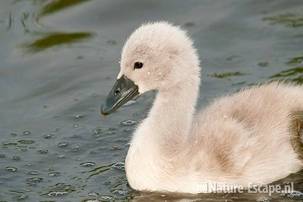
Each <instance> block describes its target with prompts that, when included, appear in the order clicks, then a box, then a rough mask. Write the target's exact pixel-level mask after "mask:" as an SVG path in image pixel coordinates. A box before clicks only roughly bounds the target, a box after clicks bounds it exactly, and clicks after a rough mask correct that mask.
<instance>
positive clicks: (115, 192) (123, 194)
mask: <svg viewBox="0 0 303 202" xmlns="http://www.w3.org/2000/svg"><path fill="white" fill-rule="evenodd" d="M112 193H113V194H119V195H122V196H126V195H127V191H126V190H121V189H116V190H113V191H112Z"/></svg>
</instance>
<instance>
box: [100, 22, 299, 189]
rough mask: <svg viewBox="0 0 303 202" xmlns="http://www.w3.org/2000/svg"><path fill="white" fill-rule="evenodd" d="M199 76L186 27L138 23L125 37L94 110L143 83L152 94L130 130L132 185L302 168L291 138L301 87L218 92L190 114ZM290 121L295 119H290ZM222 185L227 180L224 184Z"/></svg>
mask: <svg viewBox="0 0 303 202" xmlns="http://www.w3.org/2000/svg"><path fill="white" fill-rule="evenodd" d="M199 83H200V66H199V58H198V56H197V52H196V50H195V48H194V47H193V44H192V41H191V40H190V39H189V37H188V36H187V34H186V33H185V32H184V31H183V30H181V29H180V28H179V27H176V26H173V25H171V24H169V23H166V22H159V23H150V24H146V25H142V26H141V27H140V28H138V29H137V30H136V31H135V32H134V33H133V34H132V35H131V36H130V38H129V39H128V40H127V42H126V44H125V46H124V48H123V51H122V58H121V70H120V73H119V75H118V80H117V82H116V83H115V85H114V87H113V89H112V91H111V92H110V93H109V95H108V97H107V100H106V102H105V104H104V105H103V107H102V109H101V112H102V114H109V113H111V112H113V111H115V110H116V109H117V108H118V107H120V106H121V105H123V104H124V103H125V102H127V101H128V100H130V99H131V98H132V97H134V96H136V95H138V94H142V93H144V92H146V91H149V90H157V91H158V94H157V97H156V100H155V102H154V104H153V106H152V109H151V111H150V112H149V114H148V117H147V118H146V119H145V120H144V121H143V122H142V123H141V124H140V125H139V127H138V128H137V130H136V131H135V133H134V135H133V137H132V140H131V144H130V148H129V151H128V154H127V157H126V163H125V167H126V174H127V178H128V182H129V184H130V186H131V187H132V188H134V189H136V190H145V191H168V192H183V193H202V192H214V191H216V189H220V188H222V186H224V187H225V190H226V189H234V188H235V187H239V186H241V187H248V186H250V185H251V184H255V185H257V184H260V185H261V184H267V183H271V182H273V181H275V180H278V179H280V178H283V177H286V176H287V175H289V174H290V173H293V172H296V171H299V170H300V169H301V168H302V162H301V161H300V159H299V157H300V155H299V153H298V152H300V151H297V150H298V149H296V152H295V149H294V148H293V146H292V145H296V146H297V148H298V145H299V146H300V145H301V143H298V142H296V144H292V142H293V141H292V140H294V141H299V140H300V138H292V137H291V134H292V133H291V132H290V131H291V130H290V128H291V126H292V124H291V116H290V114H291V113H292V112H297V111H300V110H303V88H301V87H298V86H291V85H285V84H281V83H280V84H279V83H271V84H267V85H264V86H258V87H253V88H250V89H246V90H243V91H241V92H239V93H236V94H234V95H231V96H226V97H223V98H219V99H217V100H215V101H214V103H213V104H211V105H210V106H209V107H207V108H206V109H204V110H203V111H202V112H200V113H198V114H197V115H194V113H195V106H196V102H197V98H198V91H199ZM294 127H295V126H294ZM226 187H227V188H226Z"/></svg>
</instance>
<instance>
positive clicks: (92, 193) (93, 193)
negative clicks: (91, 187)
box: [88, 192, 99, 197]
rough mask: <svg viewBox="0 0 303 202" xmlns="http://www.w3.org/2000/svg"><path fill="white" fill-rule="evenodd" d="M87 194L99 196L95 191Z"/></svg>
mask: <svg viewBox="0 0 303 202" xmlns="http://www.w3.org/2000/svg"><path fill="white" fill-rule="evenodd" d="M88 196H93V197H97V196H99V194H98V193H97V192H90V193H88Z"/></svg>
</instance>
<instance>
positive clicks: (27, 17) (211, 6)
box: [0, 0, 303, 202]
mask: <svg viewBox="0 0 303 202" xmlns="http://www.w3.org/2000/svg"><path fill="white" fill-rule="evenodd" d="M302 10H303V2H302V0H266V1H265V0H264V1H255V0H243V1H238V0H224V1H223V0H221V1H212V0H203V1H193V0H189V1H181V0H178V1H173V2H172V1H170V2H169V1H140V0H117V1H111V0H103V1H100V0H82V1H80V0H73V1H72V0H57V1H47V0H6V1H1V3H0V42H1V46H0V61H1V65H0V93H1V96H0V112H1V113H0V201H73V202H74V201H97V200H99V201H113V200H127V199H132V200H133V201H152V200H153V201H165V200H167V201H170V200H172V201H178V200H181V201H182V200H183V201H202V200H203V201H300V200H303V197H302V193H301V192H300V191H303V183H302V182H303V173H302V172H299V173H296V174H293V175H291V176H289V177H287V178H285V179H283V180H281V182H288V181H293V182H295V189H296V191H297V192H295V193H294V194H289V195H279V194H275V195H273V196H268V195H266V194H249V193H246V194H201V195H199V196H193V195H178V194H171V195H167V194H160V193H140V192H136V191H133V190H131V189H130V188H129V186H128V185H127V180H126V177H125V172H124V163H123V162H124V158H125V155H126V152H127V149H128V142H129V140H130V137H131V133H132V131H133V130H134V127H136V124H137V123H138V122H139V121H140V120H142V118H143V117H144V116H145V115H146V113H147V111H148V109H149V108H150V105H151V103H152V101H153V98H154V96H153V94H147V95H144V96H141V97H140V98H139V99H138V100H137V101H136V102H133V103H131V104H129V105H128V106H125V107H123V108H121V109H120V110H119V111H118V112H116V113H115V114H113V115H111V116H108V117H106V118H105V117H100V116H99V112H98V111H99V105H100V104H101V102H102V101H103V100H104V98H105V96H106V94H107V93H108V91H109V89H110V88H111V86H112V84H113V82H114V80H115V77H116V75H117V73H118V71H119V70H118V67H119V63H118V62H119V57H120V51H121V48H122V46H123V43H124V41H125V40H126V38H127V37H128V35H129V34H130V33H131V32H132V30H133V29H135V28H136V27H138V26H139V25H140V24H141V23H142V22H146V21H149V20H168V21H171V22H173V23H176V24H179V25H182V26H183V27H185V28H186V29H187V30H188V32H189V33H190V35H191V36H192V37H193V39H194V40H195V44H196V47H197V48H198V49H199V54H200V57H201V59H202V65H203V75H202V78H203V82H202V84H203V85H202V87H201V97H200V99H199V106H200V107H204V106H205V105H206V104H207V103H209V102H211V101H212V99H213V98H214V97H217V96H221V95H223V94H226V93H229V92H234V91H237V90H239V89H240V88H241V87H243V86H247V85H252V84H254V83H259V82H264V81H267V80H273V79H286V80H291V81H295V82H298V83H302V82H303V80H302V78H303V77H302V74H303V71H302V69H303V64H302V61H303V59H302V57H303V50H302V44H303V24H302V21H303V20H302V16H303V14H302Z"/></svg>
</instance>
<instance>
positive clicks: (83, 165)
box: [80, 162, 96, 167]
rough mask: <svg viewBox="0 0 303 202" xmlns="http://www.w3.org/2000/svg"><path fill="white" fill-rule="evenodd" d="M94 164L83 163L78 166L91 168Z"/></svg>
mask: <svg viewBox="0 0 303 202" xmlns="http://www.w3.org/2000/svg"><path fill="white" fill-rule="evenodd" d="M95 165H96V163H94V162H84V163H80V166H82V167H92V166H95Z"/></svg>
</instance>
